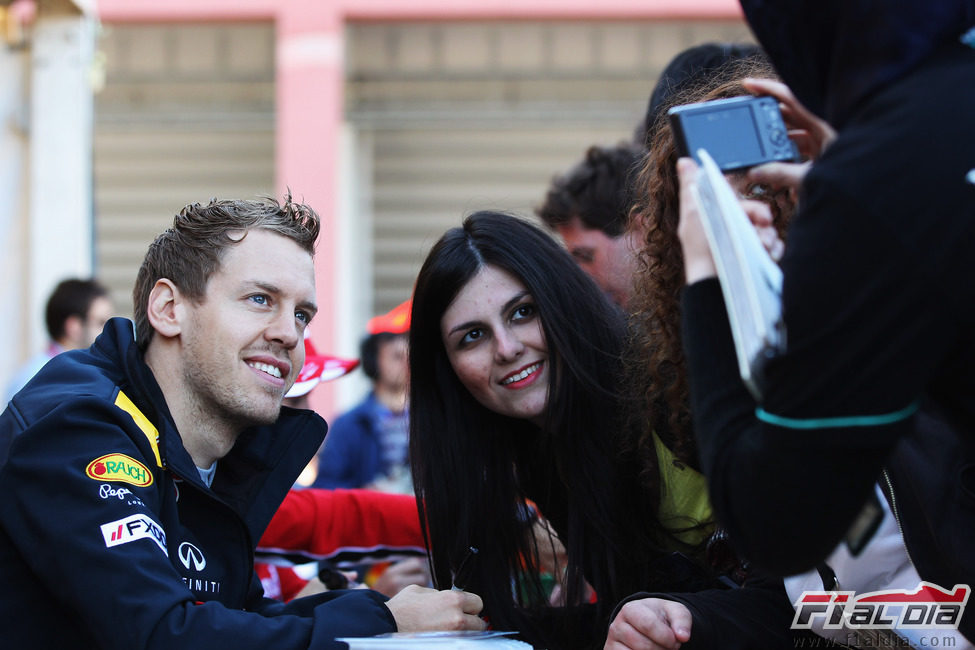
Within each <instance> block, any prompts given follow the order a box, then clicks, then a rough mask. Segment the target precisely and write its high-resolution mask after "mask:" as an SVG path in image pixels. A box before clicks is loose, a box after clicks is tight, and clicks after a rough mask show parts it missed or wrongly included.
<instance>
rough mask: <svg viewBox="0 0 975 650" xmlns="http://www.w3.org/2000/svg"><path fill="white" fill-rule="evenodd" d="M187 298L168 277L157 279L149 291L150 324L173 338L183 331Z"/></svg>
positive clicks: (159, 332) (160, 332) (148, 312)
mask: <svg viewBox="0 0 975 650" xmlns="http://www.w3.org/2000/svg"><path fill="white" fill-rule="evenodd" d="M185 307H186V298H185V296H183V294H182V293H181V292H180V290H179V287H177V286H176V285H175V284H173V282H172V281H171V280H169V279H167V278H160V279H158V280H156V284H155V285H153V287H152V291H150V292H149V305H148V311H147V314H146V315H147V316H148V318H149V324H150V325H152V328H153V329H154V330H156V333H157V334H159V335H161V336H164V337H167V338H172V337H174V336H179V334H180V333H181V332H182V331H183V324H184V323H183V320H184V318H185V316H186V309H185Z"/></svg>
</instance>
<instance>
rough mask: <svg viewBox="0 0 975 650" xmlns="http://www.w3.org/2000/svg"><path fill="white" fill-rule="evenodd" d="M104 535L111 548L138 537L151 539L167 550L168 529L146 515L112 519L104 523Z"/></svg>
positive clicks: (163, 550)
mask: <svg viewBox="0 0 975 650" xmlns="http://www.w3.org/2000/svg"><path fill="white" fill-rule="evenodd" d="M101 528H102V537H103V538H104V539H105V546H107V547H109V548H111V547H113V546H118V545H119V544H128V543H129V542H134V541H136V540H138V539H150V540H152V541H153V542H155V543H156V546H158V547H159V548H161V549H162V552H163V553H167V554H168V552H167V550H166V531H164V530H163V529H162V526H160V525H159V524H157V523H156V522H155V521H153V520H152V519H151V518H150V517H147V516H146V515H130V516H128V517H126V518H125V519H119V520H117V521H110V522H108V523H107V524H102V526H101Z"/></svg>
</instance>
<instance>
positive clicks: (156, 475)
mask: <svg viewBox="0 0 975 650" xmlns="http://www.w3.org/2000/svg"><path fill="white" fill-rule="evenodd" d="M318 231H319V219H318V216H317V215H316V214H315V213H314V212H313V211H312V210H311V209H310V208H308V207H307V206H303V205H300V204H296V203H292V202H291V200H290V198H288V199H287V200H286V201H285V202H284V203H283V204H282V205H279V204H278V203H277V202H275V201H273V200H270V199H268V200H261V201H213V202H211V203H210V204H209V205H205V206H203V205H199V204H194V205H190V206H187V207H186V208H184V209H183V211H182V212H180V214H178V215H177V216H176V218H175V220H174V222H173V227H172V228H170V229H169V230H167V231H165V232H164V233H163V234H161V235H160V236H159V237H158V238H157V239H156V241H155V242H154V243H153V244H152V245H151V246H150V248H149V251H148V253H147V255H146V258H145V261H144V262H143V264H142V268H141V269H140V270H139V275H138V279H137V282H136V288H135V291H134V294H133V295H134V303H135V327H134V328H133V325H132V323H131V322H129V321H127V320H124V319H117V318H116V319H112V320H110V321H109V323H108V324H107V325H106V327H105V330H104V331H103V333H102V334H101V336H99V337H98V338H97V339H96V341H95V343H94V345H93V346H92V347H91V348H89V349H87V350H77V351H72V352H67V353H64V354H63V355H60V356H58V357H57V358H56V359H55V360H54V361H52V362H51V363H49V364H48V365H47V366H46V367H45V368H44V369H43V370H42V371H41V373H40V374H39V375H38V376H37V378H36V379H35V380H34V381H32V382H31V383H30V384H29V386H28V387H26V388H25V389H24V390H22V391H20V392H19V393H18V394H17V395H16V396H15V397H14V399H13V400H12V401H11V403H10V405H9V406H8V408H7V409H6V411H4V413H3V414H2V416H0V435H5V436H12V437H13V443H12V445H11V448H10V455H9V458H8V460H7V462H6V464H5V465H4V466H3V467H2V469H0V491H2V493H3V495H4V496H3V499H0V585H2V587H0V628H2V629H3V631H4V640H5V643H7V644H10V645H12V646H18V647H20V646H25V647H26V646H28V645H30V646H36V647H44V648H53V647H60V648H96V647H97V648H130V647H138V648H160V649H170V648H197V647H199V648H204V647H205V648H211V647H214V646H215V645H217V644H220V645H223V646H228V647H233V648H236V649H239V650H242V649H246V648H254V649H255V650H256V649H258V648H261V649H263V648H269V647H274V648H336V649H338V648H342V647H345V646H344V644H342V643H341V642H339V641H337V640H336V638H337V637H343V636H368V635H373V634H377V633H384V632H392V631H395V630H397V629H400V630H406V631H412V630H421V629H440V628H466V629H481V628H483V627H484V625H485V623H484V621H483V620H481V619H480V618H478V617H477V616H476V614H477V613H478V612H479V611H480V609H481V602H480V599H479V598H478V597H477V596H476V595H474V594H468V593H463V592H453V593H450V592H436V591H434V590H429V589H424V588H420V587H410V588H407V589H406V590H405V591H404V592H403V593H402V594H400V595H398V596H397V597H394V598H393V599H391V600H389V601H388V602H387V601H386V598H385V597H384V596H382V595H380V594H378V593H376V592H372V591H367V590H356V591H335V592H328V593H325V594H321V595H318V596H313V597H309V598H306V599H300V600H296V601H292V603H290V604H288V605H284V604H282V603H278V602H276V601H272V600H270V599H266V598H264V597H263V593H262V590H261V587H260V582H259V581H258V580H257V578H256V576H255V574H254V570H253V566H254V546H255V544H256V543H257V540H258V539H259V538H260V537H261V534H262V532H263V531H264V529H265V527H266V526H267V524H268V522H269V521H270V519H271V516H272V515H273V514H274V512H275V510H276V509H277V507H278V505H279V504H280V502H281V500H282V499H283V498H284V496H285V494H286V492H287V491H288V489H289V488H290V487H291V486H292V484H293V483H294V480H295V478H296V477H297V475H298V474H299V472H300V471H301V469H302V468H303V467H304V466H305V463H306V462H307V461H308V458H309V457H310V456H311V455H312V454H313V453H314V452H315V450H316V449H317V448H318V446H319V444H320V443H321V440H322V438H323V436H324V434H325V428H326V427H325V423H324V422H323V421H322V420H321V418H319V417H318V416H317V415H315V414H314V413H313V412H311V411H303V410H293V409H289V408H284V409H282V407H281V400H282V398H283V397H284V394H285V392H286V391H287V390H288V388H289V387H290V386H291V385H292V383H293V382H294V380H295V378H296V376H297V374H298V372H299V370H300V368H301V366H302V363H303V360H304V352H303V350H304V346H302V345H300V344H301V342H302V338H303V333H304V330H305V328H306V327H307V326H308V323H309V321H310V320H311V318H312V317H313V316H314V314H315V311H316V305H315V282H314V269H313V259H312V254H313V247H314V243H315V240H316V238H317V235H318Z"/></svg>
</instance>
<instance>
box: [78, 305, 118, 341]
mask: <svg viewBox="0 0 975 650" xmlns="http://www.w3.org/2000/svg"><path fill="white" fill-rule="evenodd" d="M114 311H115V310H114V309H113V308H112V301H111V300H109V299H108V298H107V297H106V296H99V297H97V298H95V299H94V300H92V301H91V305H89V307H88V314H87V315H86V316H85V321H84V322H83V323H82V325H81V337H82V339H83V340H82V341H80V346H79V347H83V348H87V347H89V346H90V345H91V344H92V343H94V342H95V339H96V338H97V337H98V335H99V334H101V333H102V330H103V329H104V328H105V323H107V322H108V319H109V318H111V317H112V314H113V312H114Z"/></svg>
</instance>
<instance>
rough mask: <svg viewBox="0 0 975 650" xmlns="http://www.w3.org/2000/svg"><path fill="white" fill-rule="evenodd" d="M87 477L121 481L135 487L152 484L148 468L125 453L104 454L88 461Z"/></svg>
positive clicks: (97, 479) (98, 479)
mask: <svg viewBox="0 0 975 650" xmlns="http://www.w3.org/2000/svg"><path fill="white" fill-rule="evenodd" d="M85 474H87V475H88V478H93V479H95V480H96V481H122V482H123V483H130V484H132V485H135V486H137V487H146V486H148V485H152V472H150V471H149V468H148V467H146V466H145V465H143V464H142V463H140V462H139V461H137V460H136V459H134V458H131V457H130V456H126V455H125V454H106V455H104V456H102V457H101V458H96V459H95V460H93V461H91V462H90V463H88V467H87V468H85Z"/></svg>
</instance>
